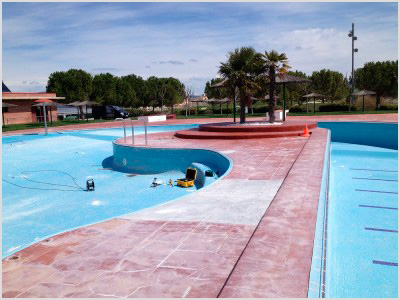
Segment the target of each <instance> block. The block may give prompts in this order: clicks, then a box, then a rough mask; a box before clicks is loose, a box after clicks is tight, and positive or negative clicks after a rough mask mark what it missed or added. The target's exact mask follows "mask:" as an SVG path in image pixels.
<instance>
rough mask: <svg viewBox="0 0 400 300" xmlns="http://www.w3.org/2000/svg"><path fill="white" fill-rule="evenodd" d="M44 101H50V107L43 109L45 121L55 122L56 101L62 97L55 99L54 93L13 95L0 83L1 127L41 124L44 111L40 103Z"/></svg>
mask: <svg viewBox="0 0 400 300" xmlns="http://www.w3.org/2000/svg"><path fill="white" fill-rule="evenodd" d="M45 99H46V100H51V102H50V103H51V105H46V108H45V110H46V116H47V120H49V121H53V120H57V102H56V101H57V100H60V99H65V98H64V97H57V95H56V93H14V92H11V90H10V89H9V88H8V87H7V86H6V85H5V84H4V82H2V103H3V105H2V106H3V107H2V110H3V125H9V124H27V123H37V122H43V120H44V109H43V106H42V105H40V102H42V101H43V100H45ZM46 102H47V101H46ZM7 104H11V105H7ZM47 104H49V103H47ZM5 106H6V107H5Z"/></svg>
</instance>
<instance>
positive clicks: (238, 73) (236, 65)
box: [219, 47, 262, 123]
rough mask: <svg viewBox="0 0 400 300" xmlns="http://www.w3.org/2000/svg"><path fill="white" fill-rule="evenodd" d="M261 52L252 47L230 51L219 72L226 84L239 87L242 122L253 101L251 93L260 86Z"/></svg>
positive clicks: (244, 120)
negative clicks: (258, 81) (246, 109)
mask: <svg viewBox="0 0 400 300" xmlns="http://www.w3.org/2000/svg"><path fill="white" fill-rule="evenodd" d="M260 61H261V54H259V53H258V52H257V51H256V50H254V48H252V47H241V48H237V49H235V50H234V51H232V52H228V61H227V62H225V63H221V65H220V67H219V74H220V75H221V76H222V77H223V78H224V79H225V84H224V85H225V86H226V87H228V88H230V89H233V90H235V89H237V90H238V93H239V99H240V123H245V122H246V113H245V107H246V105H248V104H249V103H250V101H251V94H252V92H253V91H254V90H256V89H258V88H260V86H259V85H258V84H257V83H256V77H257V76H258V75H259V74H261V72H262V68H261V64H260Z"/></svg>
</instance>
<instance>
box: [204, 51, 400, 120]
mask: <svg viewBox="0 0 400 300" xmlns="http://www.w3.org/2000/svg"><path fill="white" fill-rule="evenodd" d="M289 68H290V67H289V66H288V64H287V58H286V55H285V54H284V53H282V54H279V53H277V52H276V51H271V52H269V53H268V52H266V53H265V54H260V53H257V52H256V51H255V50H254V49H253V48H251V47H243V48H240V49H236V50H235V51H233V52H229V53H228V60H227V62H224V63H221V66H220V70H219V73H220V75H221V78H215V79H212V80H210V81H208V82H207V83H206V86H205V90H204V92H205V94H206V95H207V96H208V98H218V99H222V98H225V97H230V98H233V97H234V95H235V92H236V96H238V97H239V99H240V101H241V107H242V106H249V105H251V102H252V101H251V99H252V97H255V98H257V97H259V98H262V97H263V96H265V95H266V94H273V95H275V94H274V93H275V90H276V87H275V84H274V81H273V80H272V81H271V78H273V77H274V76H273V75H272V73H273V72H274V71H275V72H276V73H277V74H278V75H279V74H285V73H287V74H289V75H294V76H296V77H300V78H305V79H308V80H310V83H296V84H286V98H287V100H288V101H289V102H290V103H292V102H293V101H298V102H301V101H302V96H304V95H305V94H309V93H311V92H316V93H319V94H322V95H324V96H325V99H323V100H322V101H323V102H324V101H325V100H328V101H331V102H333V101H334V100H343V99H349V98H350V94H351V78H350V80H347V78H345V77H344V76H343V74H342V73H340V72H337V71H332V70H326V69H323V70H320V71H315V72H313V73H312V74H311V76H307V75H306V74H305V73H303V72H301V71H294V72H293V71H289V70H288V69H289ZM397 74H398V62H397V61H385V62H370V63H366V64H365V65H364V67H362V68H359V69H357V70H356V72H355V78H356V81H355V86H356V88H357V89H366V90H371V91H374V92H376V96H377V101H376V108H377V109H379V106H380V98H381V97H382V96H390V97H396V96H397V91H398V78H397ZM227 79H229V82H230V83H233V82H235V83H236V85H235V84H234V85H232V86H231V87H230V88H228V85H227V84H226V83H228V82H226V83H225V81H226V80H227ZM221 82H223V86H224V88H214V87H213V85H215V84H218V83H221ZM271 90H272V91H271ZM276 95H278V96H280V97H282V89H278V90H277V91H276ZM273 105H274V101H273V97H270V101H269V110H270V109H271V107H273ZM271 119H272V120H273V118H271ZM243 120H244V118H243V113H242V114H241V122H242V121H243Z"/></svg>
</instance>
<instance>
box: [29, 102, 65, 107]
mask: <svg viewBox="0 0 400 300" xmlns="http://www.w3.org/2000/svg"><path fill="white" fill-rule="evenodd" d="M58 105H60V104H59V103H57V102H46V106H58ZM32 106H42V103H37V104H33V105H32Z"/></svg>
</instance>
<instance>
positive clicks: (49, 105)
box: [32, 99, 59, 124]
mask: <svg viewBox="0 0 400 300" xmlns="http://www.w3.org/2000/svg"><path fill="white" fill-rule="evenodd" d="M49 100H50V99H49ZM35 102H37V101H35ZM58 105H59V104H58V103H57V102H53V101H51V102H46V106H48V107H50V123H51V124H53V116H52V115H51V107H52V106H58ZM32 106H36V107H40V106H43V104H42V103H41V102H39V103H37V104H33V105H32ZM43 113H45V112H43Z"/></svg>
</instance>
